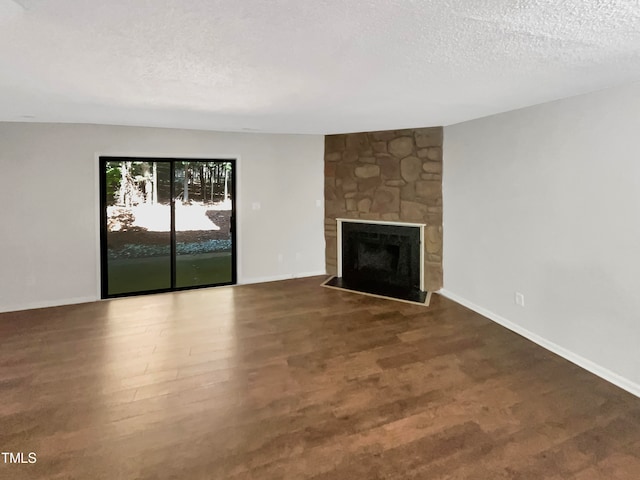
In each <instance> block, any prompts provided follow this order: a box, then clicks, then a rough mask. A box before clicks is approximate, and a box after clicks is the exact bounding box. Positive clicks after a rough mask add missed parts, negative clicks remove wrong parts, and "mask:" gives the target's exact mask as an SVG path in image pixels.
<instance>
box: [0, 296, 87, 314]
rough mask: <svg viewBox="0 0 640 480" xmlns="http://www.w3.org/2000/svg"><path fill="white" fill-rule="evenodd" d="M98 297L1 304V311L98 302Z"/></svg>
mask: <svg viewBox="0 0 640 480" xmlns="http://www.w3.org/2000/svg"><path fill="white" fill-rule="evenodd" d="M98 300H99V298H97V297H93V296H92V297H75V298H63V299H59V300H46V301H42V302H30V303H25V304H22V305H9V306H4V305H0V313H6V312H19V311H21V310H33V309H34V308H48V307H60V306H62V305H74V304H76V303H89V302H96V301H98Z"/></svg>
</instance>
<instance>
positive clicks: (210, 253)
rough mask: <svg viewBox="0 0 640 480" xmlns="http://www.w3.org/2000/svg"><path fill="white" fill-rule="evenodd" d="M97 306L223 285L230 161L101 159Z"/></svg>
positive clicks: (230, 248)
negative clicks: (106, 301)
mask: <svg viewBox="0 0 640 480" xmlns="http://www.w3.org/2000/svg"><path fill="white" fill-rule="evenodd" d="M100 184H101V210H102V228H101V243H102V252H101V253H102V296H103V298H109V297H118V296H124V295H135V294H142V293H153V292H163V291H171V290H180V289H186V288H195V287H204V286H216V285H229V284H233V283H235V282H236V269H235V265H236V262H235V241H234V240H235V233H234V222H235V215H234V213H235V209H234V190H235V188H234V186H235V161H234V160H201V159H156V158H124V157H102V158H101V159H100Z"/></svg>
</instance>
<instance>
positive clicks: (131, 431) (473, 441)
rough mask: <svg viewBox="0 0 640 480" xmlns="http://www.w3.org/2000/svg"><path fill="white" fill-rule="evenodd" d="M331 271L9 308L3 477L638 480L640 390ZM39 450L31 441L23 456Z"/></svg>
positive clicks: (0, 368) (0, 423)
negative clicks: (328, 281)
mask: <svg viewBox="0 0 640 480" xmlns="http://www.w3.org/2000/svg"><path fill="white" fill-rule="evenodd" d="M321 281H322V279H321V278H319V277H315V278H307V279H300V280H290V281H284V282H274V283H269V284H261V285H248V286H239V287H235V288H220V289H208V290H194V291H187V292H179V293H171V294H162V295H154V296H147V297H135V298H127V299H118V300H111V301H104V302H98V303H92V304H84V305H74V306H66V307H56V308H48V309H41V310H31V311H24V312H15V313H5V314H1V315H0V452H24V453H25V454H26V453H28V452H35V453H36V455H37V462H36V463H35V464H10V463H4V462H3V459H2V457H1V456H0V478H1V479H11V480H20V479H29V480H34V479H109V480H114V479H186V480H191V479H233V480H240V479H260V480H268V479H316V480H320V479H323V480H324V479H326V480H341V479H354V480H356V479H430V480H440V479H443V480H444V479H450V480H453V479H479V480H501V479H514V480H516V479H519V480H525V479H536V480H539V479H545V480H558V479H572V480H586V479H611V480H616V479H637V478H640V399H638V398H636V397H634V396H632V395H630V394H628V393H625V392H624V391H622V390H620V389H618V388H616V387H614V386H612V385H610V384H608V383H607V382H605V381H603V380H601V379H599V378H597V377H595V376H593V375H591V374H590V373H588V372H586V371H584V370H582V369H580V368H578V367H576V366H575V365H573V364H571V363H569V362H567V361H565V360H563V359H561V358H559V357H557V356H555V355H553V354H551V353H549V352H547V351H545V350H544V349H542V348H540V347H538V346H536V345H534V344H532V343H530V342H529V341H527V340H525V339H523V338H521V337H519V336H518V335H516V334H514V333H512V332H510V331H508V330H505V329H504V328H502V327H500V326H498V325H496V324H494V323H492V322H491V321H489V320H487V319H485V318H484V317H482V316H480V315H478V314H476V313H473V312H471V311H469V310H467V309H465V308H464V307H461V306H459V305H457V304H455V303H453V302H451V301H449V300H447V299H445V298H442V297H440V296H438V295H433V297H432V299H431V305H430V306H429V307H427V308H425V307H423V306H416V305H410V304H406V303H400V302H394V301H389V300H383V299H379V298H372V297H367V296H362V295H358V294H353V293H349V292H340V291H337V290H332V289H327V288H321V287H320V286H319V284H320V283H321ZM25 458H26V457H25Z"/></svg>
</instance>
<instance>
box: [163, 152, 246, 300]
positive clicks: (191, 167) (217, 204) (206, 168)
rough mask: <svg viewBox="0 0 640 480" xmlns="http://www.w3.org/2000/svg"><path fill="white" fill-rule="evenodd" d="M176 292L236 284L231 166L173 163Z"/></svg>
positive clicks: (216, 162)
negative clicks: (234, 276) (233, 253)
mask: <svg viewBox="0 0 640 480" xmlns="http://www.w3.org/2000/svg"><path fill="white" fill-rule="evenodd" d="M174 168H175V173H174V175H175V176H174V187H173V188H174V198H175V233H176V285H175V286H176V287H178V288H180V287H195V286H203V285H216V284H226V283H232V282H233V280H234V279H233V273H232V272H233V267H232V266H233V257H232V232H231V228H232V227H231V225H232V218H231V213H232V205H233V203H232V202H233V195H232V191H231V189H232V185H233V181H232V178H231V176H232V174H233V169H232V163H231V162H228V161H213V162H205V161H188V162H187V161H184V162H182V161H181V162H176V163H175V167H174Z"/></svg>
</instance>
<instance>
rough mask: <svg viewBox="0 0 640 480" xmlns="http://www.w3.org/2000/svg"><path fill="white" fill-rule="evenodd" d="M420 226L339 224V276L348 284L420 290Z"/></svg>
mask: <svg viewBox="0 0 640 480" xmlns="http://www.w3.org/2000/svg"><path fill="white" fill-rule="evenodd" d="M420 248H421V246H420V228H419V227H407V226H400V225H387V224H374V223H357V222H343V223H342V278H343V279H344V280H345V281H347V282H349V284H352V285H353V284H368V285H376V286H379V287H390V288H402V289H407V290H420Z"/></svg>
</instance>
